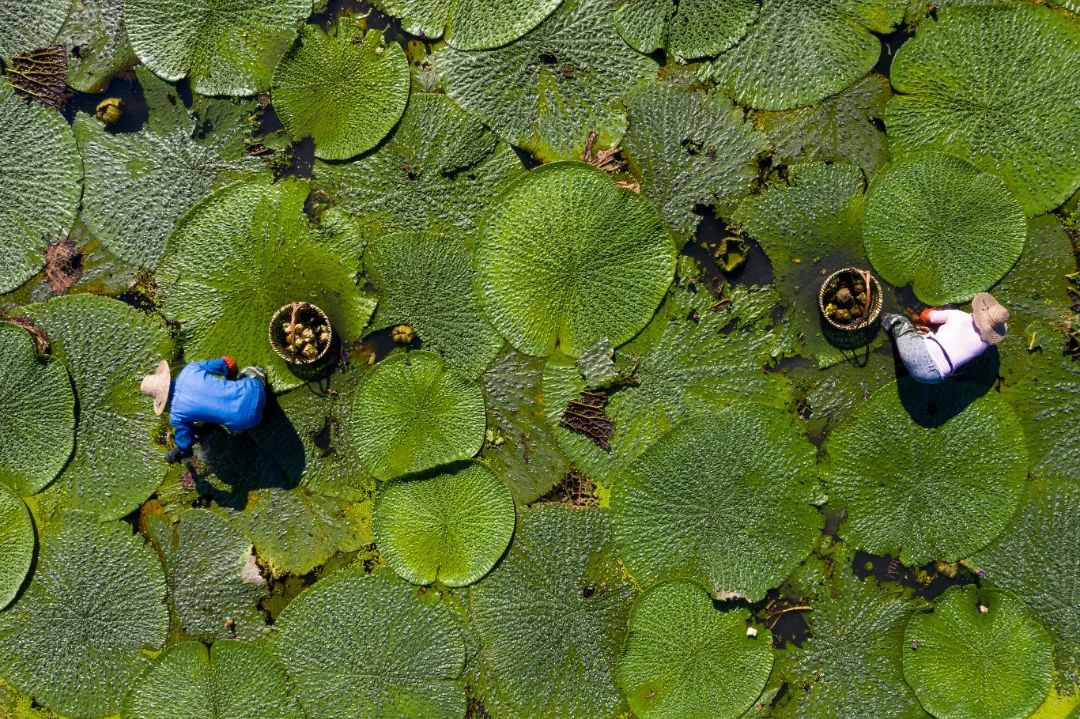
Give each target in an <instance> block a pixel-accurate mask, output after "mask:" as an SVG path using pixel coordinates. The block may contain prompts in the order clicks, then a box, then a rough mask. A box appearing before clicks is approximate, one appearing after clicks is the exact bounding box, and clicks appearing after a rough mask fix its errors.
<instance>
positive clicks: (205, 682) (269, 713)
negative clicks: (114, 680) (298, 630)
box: [120, 641, 304, 719]
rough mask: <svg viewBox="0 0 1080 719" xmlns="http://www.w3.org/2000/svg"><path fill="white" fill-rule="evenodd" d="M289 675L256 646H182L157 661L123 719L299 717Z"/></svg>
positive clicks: (142, 679) (132, 694) (126, 707)
mask: <svg viewBox="0 0 1080 719" xmlns="http://www.w3.org/2000/svg"><path fill="white" fill-rule="evenodd" d="M303 715H304V714H303V712H302V711H301V710H300V708H299V707H298V706H297V704H296V701H295V700H294V699H293V698H292V697H291V696H289V694H288V692H287V690H286V684H285V672H284V671H283V669H282V667H281V665H280V664H278V662H277V661H275V660H274V658H273V657H272V656H270V654H268V653H267V651H266V650H265V649H263V648H262V647H260V646H259V645H257V644H248V643H246V642H236V641H217V642H214V645H213V646H212V647H211V648H210V649H207V648H206V645H205V644H202V643H200V642H181V643H179V644H174V645H172V646H171V647H169V648H168V649H167V650H166V651H165V653H164V654H162V655H161V656H159V657H158V658H157V659H155V660H154V664H153V666H151V667H150V668H149V669H147V670H146V672H145V673H144V674H143V675H142V676H141V677H140V678H139V681H138V683H136V684H135V686H134V687H132V689H131V692H130V693H129V694H128V695H127V698H126V699H125V700H124V706H123V710H122V711H121V713H120V716H121V717H122V719H219V717H229V719H264V718H265V717H281V719H301V717H303Z"/></svg>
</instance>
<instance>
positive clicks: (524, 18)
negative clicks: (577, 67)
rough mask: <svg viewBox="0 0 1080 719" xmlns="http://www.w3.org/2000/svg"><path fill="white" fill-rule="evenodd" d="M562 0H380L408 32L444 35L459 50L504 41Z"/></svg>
mask: <svg viewBox="0 0 1080 719" xmlns="http://www.w3.org/2000/svg"><path fill="white" fill-rule="evenodd" d="M562 1H563V0H486V1H485V2H482V3H478V2H475V0H382V2H381V3H380V5H381V6H382V8H383V9H384V10H385V12H386V13H387V14H389V15H393V16H394V17H396V18H400V19H401V25H402V27H403V28H405V31H406V32H408V33H409V34H411V35H418V36H420V37H424V38H429V39H432V40H434V39H436V38H438V37H439V36H443V37H445V39H446V42H447V44H448V45H450V46H451V47H456V48H458V49H459V50H489V49H491V48H495V47H499V46H500V45H507V44H509V43H512V42H513V41H514V40H517V39H518V38H520V37H521V36H522V35H524V34H525V33H527V32H529V31H530V30H532V29H533V28H534V27H536V26H537V25H539V24H540V23H541V22H543V20H544V18H546V17H547V16H548V15H550V14H551V13H552V12H554V10H555V8H557V7H559V5H560V4H562Z"/></svg>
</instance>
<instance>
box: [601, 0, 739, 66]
mask: <svg viewBox="0 0 1080 719" xmlns="http://www.w3.org/2000/svg"><path fill="white" fill-rule="evenodd" d="M757 14H758V3H757V2H756V0H681V2H680V0H623V2H622V3H621V4H620V5H619V8H618V10H616V11H615V25H616V27H618V28H619V34H620V35H622V38H623V40H626V42H627V44H628V45H630V47H632V48H634V49H635V50H637V51H639V52H644V53H651V52H655V51H656V50H659V49H660V48H665V49H667V51H668V52H670V53H671V54H672V55H674V56H675V57H676V58H678V59H679V60H683V61H686V60H691V59H694V58H699V57H712V56H714V55H717V54H719V53H721V52H723V51H724V50H727V49H728V48H729V47H731V46H732V45H734V44H735V43H737V42H738V41H739V40H741V39H742V38H743V36H744V35H745V34H746V31H747V29H748V28H749V27H750V24H751V23H752V22H753V21H754V19H755V18H756V17H757Z"/></svg>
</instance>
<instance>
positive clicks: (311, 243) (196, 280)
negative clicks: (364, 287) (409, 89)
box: [158, 177, 375, 390]
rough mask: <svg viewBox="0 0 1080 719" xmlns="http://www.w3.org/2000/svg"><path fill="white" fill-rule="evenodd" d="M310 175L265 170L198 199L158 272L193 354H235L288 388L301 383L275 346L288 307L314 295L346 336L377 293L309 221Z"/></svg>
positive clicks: (356, 329)
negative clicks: (290, 176)
mask: <svg viewBox="0 0 1080 719" xmlns="http://www.w3.org/2000/svg"><path fill="white" fill-rule="evenodd" d="M307 195H308V186H307V184H306V183H303V182H298V181H292V180H286V181H284V182H280V183H277V184H272V183H271V181H270V179H269V178H265V177H260V178H256V179H253V180H249V181H245V182H240V183H236V184H234V185H230V186H229V187H225V188H223V189H221V190H219V191H217V192H215V193H214V194H213V195H211V196H210V197H208V198H207V199H205V200H203V201H202V202H200V203H199V204H198V205H196V206H195V207H194V208H192V209H191V210H190V211H189V212H188V214H187V215H185V217H184V219H183V220H182V221H181V223H180V225H179V226H178V227H177V229H176V231H175V232H174V233H173V235H172V236H171V237H170V238H169V242H168V245H167V247H168V249H167V252H166V256H165V259H164V260H163V262H162V265H161V269H160V271H159V273H158V278H159V280H160V283H161V289H162V292H163V294H164V305H163V308H164V311H165V312H166V313H167V314H168V315H169V316H170V317H173V318H175V319H178V320H180V321H181V322H182V323H183V328H184V331H185V333H186V336H187V339H186V341H185V345H184V350H185V353H186V355H187V356H188V357H190V358H192V359H198V358H205V357H220V356H222V355H225V354H228V355H230V356H232V357H236V359H237V361H238V362H240V363H242V364H246V365H261V366H263V367H265V368H266V371H267V374H268V376H269V379H270V383H271V384H272V385H273V387H274V388H275V389H278V390H282V389H288V388H290V387H295V386H297V385H299V384H301V382H300V380H299V379H298V378H297V377H296V376H295V375H293V374H292V372H291V371H290V370H289V367H288V365H287V364H286V363H285V360H283V359H281V358H280V357H279V356H278V355H277V354H276V353H275V352H274V350H273V349H272V348H271V347H270V343H269V341H268V340H267V327H269V324H270V318H271V317H273V315H274V313H275V312H276V311H277V310H278V308H280V307H282V306H284V305H287V304H289V303H290V302H294V301H298V300H305V301H308V302H312V303H314V304H316V305H318V306H319V307H320V308H322V310H323V311H324V312H326V314H327V315H328V316H329V317H330V321H331V323H332V324H333V327H334V331H335V333H336V334H337V336H338V337H339V338H340V339H341V341H342V342H350V341H352V340H355V339H356V338H358V337H359V336H360V333H361V331H362V329H363V327H364V325H365V324H366V322H367V320H368V318H369V317H370V316H371V312H372V310H373V309H374V304H375V303H374V302H373V301H372V300H370V299H369V298H367V297H366V296H365V295H364V294H363V293H362V292H361V290H360V288H359V287H357V285H356V281H355V273H356V269H355V267H354V266H351V265H350V262H349V261H348V259H347V258H345V257H342V256H341V255H339V254H338V253H337V252H336V251H335V249H334V247H332V246H331V245H329V244H326V243H323V242H320V241H319V239H318V238H317V236H316V234H315V233H314V232H313V231H312V230H311V229H310V228H309V227H308V224H307V217H306V216H305V215H304V201H305V199H306V198H307Z"/></svg>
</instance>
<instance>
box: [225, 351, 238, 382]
mask: <svg viewBox="0 0 1080 719" xmlns="http://www.w3.org/2000/svg"><path fill="white" fill-rule="evenodd" d="M222 359H223V360H225V367H226V368H227V369H228V370H229V373H228V374H227V375H225V376H226V377H228V378H230V379H232V378H234V377H236V371H237V369H238V368H237V366H236V360H234V359H233V358H232V357H230V356H229V355H225V356H224V357H222Z"/></svg>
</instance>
